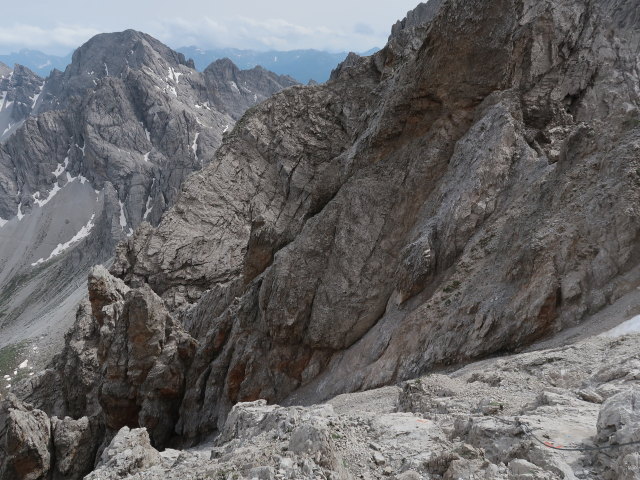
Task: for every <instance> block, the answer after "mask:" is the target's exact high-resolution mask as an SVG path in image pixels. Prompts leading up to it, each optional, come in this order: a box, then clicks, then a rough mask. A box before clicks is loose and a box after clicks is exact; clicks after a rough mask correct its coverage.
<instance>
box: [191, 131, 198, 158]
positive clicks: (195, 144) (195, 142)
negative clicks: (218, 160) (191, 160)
mask: <svg viewBox="0 0 640 480" xmlns="http://www.w3.org/2000/svg"><path fill="white" fill-rule="evenodd" d="M199 136H200V132H196V136H195V138H194V139H193V143H192V144H191V150H192V151H193V154H194V155H195V157H196V160H198V137H199Z"/></svg>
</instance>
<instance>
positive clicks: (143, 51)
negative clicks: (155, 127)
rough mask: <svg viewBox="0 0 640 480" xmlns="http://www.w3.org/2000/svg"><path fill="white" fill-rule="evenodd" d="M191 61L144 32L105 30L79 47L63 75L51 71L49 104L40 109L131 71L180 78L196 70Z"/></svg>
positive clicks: (47, 96) (46, 91)
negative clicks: (106, 79)
mask: <svg viewBox="0 0 640 480" xmlns="http://www.w3.org/2000/svg"><path fill="white" fill-rule="evenodd" d="M193 69H194V65H193V62H192V61H187V60H186V59H185V57H184V55H183V54H181V53H178V52H175V51H174V50H172V49H170V48H169V47H167V46H166V45H164V44H163V43H162V42H160V41H158V40H156V39H155V38H153V37H151V36H150V35H147V34H145V33H142V32H138V31H135V30H125V31H123V32H115V33H103V34H99V35H96V36H94V37H93V38H91V39H90V40H89V41H88V42H86V43H85V44H84V45H82V46H81V47H79V48H78V49H77V50H76V51H75V52H74V54H73V56H72V61H71V63H70V64H69V65H68V66H67V68H66V69H65V71H64V72H63V73H62V74H59V73H58V72H52V74H51V76H50V77H49V80H48V81H47V89H46V90H45V102H46V104H45V105H43V107H42V108H41V109H40V111H45V110H47V109H56V108H59V106H60V104H61V103H60V102H62V103H64V99H65V98H67V97H69V96H70V95H80V94H82V92H84V91H86V90H89V89H91V88H94V87H95V86H96V85H97V82H99V81H100V80H101V79H104V78H107V77H115V78H123V77H124V76H126V75H127V74H128V73H129V72H131V71H143V72H145V71H146V72H147V73H148V74H151V75H155V76H156V77H158V78H160V79H167V80H171V81H179V77H180V76H181V75H183V74H185V73H186V72H187V71H188V70H193Z"/></svg>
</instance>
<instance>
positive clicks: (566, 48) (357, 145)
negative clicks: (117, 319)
mask: <svg viewBox="0 0 640 480" xmlns="http://www.w3.org/2000/svg"><path fill="white" fill-rule="evenodd" d="M436 6H437V5H436ZM636 10H637V8H636V5H635V3H634V2H629V1H628V2H611V1H608V0H598V1H591V2H588V3H585V2H578V1H575V0H554V1H550V0H549V1H542V2H539V1H536V2H529V1H525V2H514V1H508V0H491V1H484V0H483V1H480V0H477V1H475V0H472V1H466V0H465V1H462V0H449V1H445V2H442V4H441V5H440V6H439V8H433V9H430V10H429V12H428V15H426V18H427V20H428V21H427V23H426V24H419V23H417V22H413V21H410V22H409V21H408V22H405V23H404V24H401V25H400V26H398V27H396V28H395V29H394V34H393V35H392V37H391V39H390V42H389V44H388V45H387V47H386V48H384V49H383V50H382V51H380V52H379V53H377V54H375V55H374V56H372V57H368V58H360V59H358V58H355V57H350V58H349V59H348V60H347V62H345V64H343V65H342V66H341V67H339V68H338V69H337V71H336V72H334V75H333V80H332V81H330V82H329V83H328V84H326V85H321V86H315V87H293V88H290V89H288V90H286V91H284V92H282V93H281V94H278V95H276V96H274V97H273V98H272V99H270V100H269V101H267V102H265V103H263V104H261V105H259V106H257V107H255V108H254V109H253V110H252V111H251V112H250V114H247V115H245V117H243V119H242V120H241V121H240V122H238V124H237V125H236V127H235V129H234V130H233V132H232V133H231V134H230V135H229V136H228V137H227V139H226V140H225V142H223V145H222V147H221V148H220V150H219V151H218V154H217V156H216V159H215V161H214V162H212V163H211V164H210V165H209V166H207V167H206V168H205V169H203V170H202V171H201V172H199V173H198V174H196V175H194V176H193V177H191V178H190V179H189V181H188V182H186V184H185V187H184V191H183V193H182V195H181V196H180V198H179V200H178V202H177V204H176V205H175V207H173V208H172V209H171V210H170V211H169V212H168V213H167V214H166V215H165V216H164V217H163V218H162V220H161V222H160V223H159V225H158V226H157V228H150V227H143V228H140V229H139V230H138V231H137V232H136V234H135V235H134V236H133V237H132V238H131V239H129V240H128V241H127V242H126V243H124V244H123V245H121V247H120V248H119V250H118V256H117V259H116V262H115V264H114V266H113V268H112V272H113V273H114V274H116V275H117V276H119V277H121V278H122V279H124V280H125V282H126V283H127V284H129V285H130V286H132V287H135V288H140V287H142V286H143V285H144V284H147V285H149V286H150V287H151V288H152V289H153V290H154V291H155V292H156V293H157V294H158V295H159V296H161V297H162V298H163V300H164V301H165V303H166V304H167V305H168V307H169V308H170V310H171V311H172V313H173V314H174V315H177V316H178V317H179V318H180V319H181V321H182V323H183V324H184V325H185V327H186V329H187V331H188V332H189V333H190V334H191V335H192V336H194V337H195V338H197V339H198V340H199V342H200V345H199V348H198V351H197V352H196V354H195V358H194V360H193V362H192V364H191V367H190V368H189V370H188V371H187V372H186V390H185V392H186V393H185V396H184V398H183V400H182V405H181V407H180V419H179V421H178V423H177V425H176V433H177V434H178V435H180V436H182V437H183V438H186V439H194V440H195V439H198V438H201V437H202V436H204V435H206V434H208V433H210V432H212V431H215V430H216V428H218V427H219V426H220V425H221V422H223V421H224V418H225V415H226V412H227V411H228V410H229V409H230V407H231V405H233V404H234V403H235V402H238V401H251V400H256V399H258V398H265V399H267V400H269V401H288V402H308V401H317V400H321V399H324V398H328V397H330V396H332V395H334V394H337V393H340V392H344V391H353V390H358V389H366V388H372V387H375V386H379V385H384V384H388V383H391V382H395V381H399V380H402V379H406V378H411V377H415V376H416V375H418V374H420V373H421V372H425V371H427V370H430V369H433V368H436V367H439V366H444V365H448V364H451V363H456V362H462V361H465V360H468V359H471V358H476V357H479V356H484V355H488V354H492V353H496V352H500V351H504V350H509V349H514V348H517V347H521V346H524V345H527V344H530V343H531V342H533V341H534V340H536V339H539V338H541V337H544V336H547V335H551V334H553V333H554V332H557V331H559V330H560V329H562V328H565V327H567V326H571V325H574V324H576V323H578V322H580V321H581V319H583V318H584V317H585V316H586V315H589V314H591V313H594V312H596V311H598V310H599V309H600V308H602V307H603V306H604V305H606V304H607V303H608V302H611V301H613V300H615V299H616V298H618V297H619V296H621V295H623V294H624V293H626V292H628V291H630V290H632V289H634V288H636V287H637V286H638V284H639V282H640V277H639V276H638V272H639V270H638V268H637V266H638V258H639V257H638V251H637V245H638V241H637V239H638V233H639V230H640V222H639V220H638V215H637V208H636V205H637V202H638V194H639V193H640V190H639V188H640V181H639V179H638V172H637V170H638V162H637V148H636V146H637V145H636V144H637V140H638V134H639V132H640V130H639V129H638V123H639V122H638V119H640V112H639V110H638V96H637V94H638V91H637V85H638V76H637V56H636V55H635V49H636V47H637V46H638V41H639V39H640V35H639V33H638V32H639V30H638V26H639V25H638V23H637V22H638V16H637V12H636ZM418 16H419V15H418Z"/></svg>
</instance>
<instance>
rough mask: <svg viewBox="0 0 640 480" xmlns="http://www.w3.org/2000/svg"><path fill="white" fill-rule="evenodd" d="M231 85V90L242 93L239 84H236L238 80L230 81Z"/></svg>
mask: <svg viewBox="0 0 640 480" xmlns="http://www.w3.org/2000/svg"><path fill="white" fill-rule="evenodd" d="M229 85H230V86H231V90H233V91H235V92H237V93H240V89H239V88H238V85H236V82H233V81H232V82H229Z"/></svg>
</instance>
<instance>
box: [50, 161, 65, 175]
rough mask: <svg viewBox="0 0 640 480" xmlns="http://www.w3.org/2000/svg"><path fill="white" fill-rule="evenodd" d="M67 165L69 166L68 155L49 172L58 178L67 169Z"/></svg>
mask: <svg viewBox="0 0 640 480" xmlns="http://www.w3.org/2000/svg"><path fill="white" fill-rule="evenodd" d="M68 166H69V157H65V159H64V161H63V162H62V163H59V164H58V166H57V167H56V169H55V170H54V171H53V172H51V173H53V176H54V177H56V178H58V177H59V176H60V175H62V174H63V173H64V172H65V171H66V170H67V167H68Z"/></svg>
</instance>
